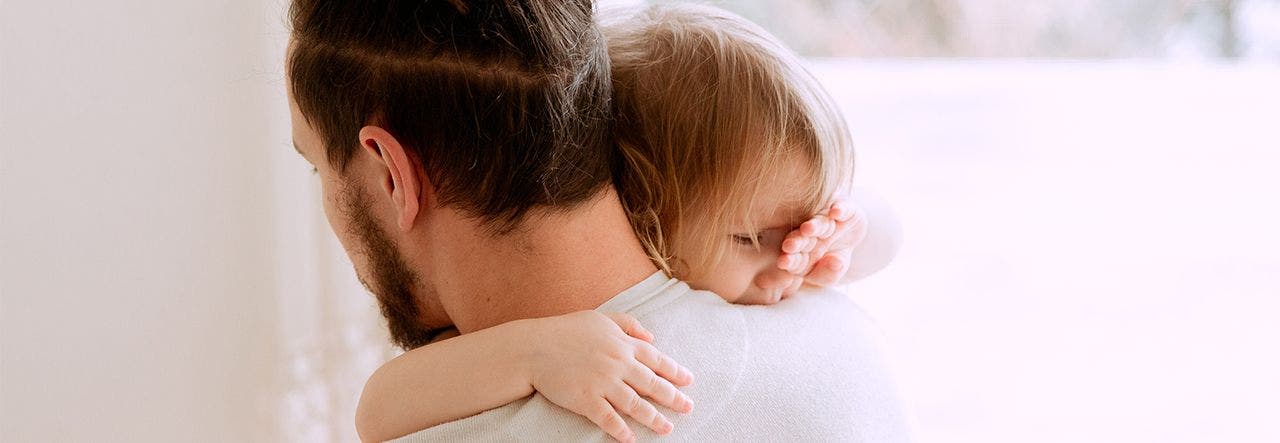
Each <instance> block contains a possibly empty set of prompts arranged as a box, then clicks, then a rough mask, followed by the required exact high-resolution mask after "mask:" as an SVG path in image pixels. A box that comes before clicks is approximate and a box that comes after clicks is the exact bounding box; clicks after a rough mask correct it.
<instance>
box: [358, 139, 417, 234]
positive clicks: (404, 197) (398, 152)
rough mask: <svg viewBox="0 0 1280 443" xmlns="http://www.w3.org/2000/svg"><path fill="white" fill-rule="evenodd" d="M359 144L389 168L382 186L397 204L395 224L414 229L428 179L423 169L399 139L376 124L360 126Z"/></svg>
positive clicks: (405, 229)
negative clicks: (423, 187)
mask: <svg viewBox="0 0 1280 443" xmlns="http://www.w3.org/2000/svg"><path fill="white" fill-rule="evenodd" d="M360 146H361V147H362V148H364V149H363V151H364V152H365V153H366V154H369V155H372V156H374V157H376V158H377V159H378V161H379V162H380V163H381V164H382V166H383V167H384V168H386V171H387V177H386V180H385V181H384V182H383V184H382V188H383V191H384V192H386V193H387V196H389V197H391V201H392V203H393V204H394V205H395V209H396V224H397V225H399V226H400V229H401V230H404V231H408V230H409V229H411V228H413V223H414V221H415V220H416V219H417V217H418V211H419V200H418V199H419V198H420V197H421V196H422V193H423V189H422V185H423V184H424V183H426V182H427V181H426V180H425V178H426V177H424V176H423V175H424V174H423V173H422V170H421V168H419V166H418V164H417V162H416V161H415V160H414V159H413V158H412V157H410V155H409V153H408V152H407V151H405V149H404V146H402V145H401V144H400V141H398V140H396V138H395V137H393V136H392V135H391V133H390V132H387V130H385V129H382V128H379V127H377V126H365V127H363V128H360Z"/></svg>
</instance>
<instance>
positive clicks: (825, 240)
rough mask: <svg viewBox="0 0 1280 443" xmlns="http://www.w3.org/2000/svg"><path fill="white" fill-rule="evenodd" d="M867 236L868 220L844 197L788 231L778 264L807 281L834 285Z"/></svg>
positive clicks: (817, 284) (846, 269)
mask: <svg viewBox="0 0 1280 443" xmlns="http://www.w3.org/2000/svg"><path fill="white" fill-rule="evenodd" d="M866 236H867V222H866V219H865V218H864V217H863V216H862V214H860V213H859V212H858V210H857V208H856V207H855V206H854V205H852V204H850V203H849V201H848V200H847V199H844V198H841V199H838V200H836V202H835V203H832V204H831V208H830V209H828V210H827V213H826V214H819V215H816V216H814V217H813V218H811V219H809V220H808V221H806V222H804V223H803V224H801V225H800V227H799V228H797V229H795V230H794V231H791V233H789V234H787V237H786V238H785V239H784V240H783V241H782V255H781V256H779V257H778V268H780V269H782V270H785V271H787V272H790V273H792V274H793V275H796V276H801V277H803V278H804V282H805V283H806V284H810V285H815V286H831V285H834V284H836V283H839V282H840V280H841V278H842V277H844V276H845V274H846V273H848V271H849V261H850V258H851V257H852V255H853V248H854V247H856V246H857V245H858V243H861V242H862V240H863V239H864V238H866Z"/></svg>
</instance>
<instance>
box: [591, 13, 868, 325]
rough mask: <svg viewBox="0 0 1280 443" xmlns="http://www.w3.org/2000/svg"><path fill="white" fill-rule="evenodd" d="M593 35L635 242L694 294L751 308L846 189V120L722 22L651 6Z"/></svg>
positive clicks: (798, 74)
mask: <svg viewBox="0 0 1280 443" xmlns="http://www.w3.org/2000/svg"><path fill="white" fill-rule="evenodd" d="M603 30H604V34H605V37H606V39H607V40H608V42H609V55H610V59H611V62H612V70H613V88H614V109H615V112H616V118H617V123H616V125H615V126H616V127H615V134H616V138H617V143H618V146H619V149H620V151H621V155H620V156H619V159H618V164H616V165H615V168H614V178H615V181H616V184H617V187H618V190H619V193H620V194H621V195H622V200H623V202H624V206H626V209H627V212H628V215H629V217H630V218H631V223H632V226H633V227H634V228H635V230H636V233H637V234H638V235H639V237H640V239H641V242H642V243H643V244H644V246H645V248H646V249H647V250H648V253H649V254H650V256H651V257H653V258H654V261H655V262H656V263H658V265H659V266H660V267H662V268H663V269H664V270H665V271H668V272H669V273H671V274H672V275H674V276H676V277H678V278H681V279H683V280H686V281H688V282H689V283H690V284H691V285H693V286H694V287H697V288H699V289H707V290H712V291H714V292H716V293H717V294H719V295H721V296H722V297H724V298H725V299H727V300H729V301H738V300H740V299H741V300H747V299H750V298H752V297H753V296H757V295H758V294H756V293H758V292H760V291H761V289H760V288H759V287H757V286H756V285H755V284H754V279H755V278H756V276H757V275H759V274H760V272H761V270H763V269H767V268H769V267H773V266H775V263H776V260H777V257H778V254H779V251H780V248H781V241H782V237H783V236H784V235H786V234H787V232H789V231H790V230H791V229H793V228H795V227H796V226H797V225H798V224H799V223H801V222H803V221H804V220H806V219H808V218H809V217H811V216H813V215H814V214H816V213H818V212H820V211H822V210H823V209H824V208H825V207H826V206H827V205H829V204H830V203H831V202H832V200H833V198H834V196H835V195H836V194H837V193H839V192H847V191H848V189H849V186H850V182H851V180H852V176H853V145H852V141H851V140H850V137H849V131H848V127H847V126H846V123H845V120H844V118H843V117H842V116H841V115H840V112H839V110H838V109H837V108H836V106H835V104H834V102H833V100H832V99H831V98H830V96H829V95H828V94H827V93H826V91H825V90H824V89H823V88H822V87H821V85H819V84H818V81H817V80H816V79H815V78H814V77H813V76H812V75H811V74H810V73H809V72H808V71H806V70H805V69H804V68H803V67H802V65H801V63H800V61H799V59H798V57H797V56H796V55H795V54H794V53H792V52H791V51H790V50H788V49H787V48H786V47H784V46H783V45H782V44H781V43H780V42H779V41H778V40H777V39H776V38H774V37H773V36H772V35H770V34H769V33H768V32H766V31H765V30H763V29H761V28H760V27H759V26H757V25H755V24H753V23H751V22H749V21H747V20H746V19H743V18H741V17H739V16H736V15H734V14H731V13H729V12H726V11H723V10H720V9H716V8H713V7H708V6H700V5H672V4H668V5H657V6H651V7H649V8H646V9H643V10H640V11H638V12H635V13H630V14H622V15H618V16H616V17H611V19H606V20H604V24H603Z"/></svg>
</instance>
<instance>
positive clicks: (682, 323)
mask: <svg viewBox="0 0 1280 443" xmlns="http://www.w3.org/2000/svg"><path fill="white" fill-rule="evenodd" d="M597 310H598V311H609V312H613V311H621V312H626V313H628V314H631V315H632V316H634V317H636V318H637V319H638V320H640V322H641V324H643V325H644V326H645V328H647V329H649V331H651V332H653V334H654V337H655V340H654V345H655V346H657V347H658V349H660V350H661V351H663V352H665V353H666V354H667V355H669V356H671V357H672V358H674V359H675V360H676V361H677V362H680V364H682V365H684V366H685V367H686V368H689V370H690V371H692V372H693V374H694V382H693V384H692V385H690V386H688V387H686V388H683V389H682V390H683V391H684V392H685V393H686V394H688V395H689V397H690V398H691V399H692V400H693V403H694V408H693V412H691V413H689V414H687V415H681V414H679V413H676V412H673V411H670V410H667V409H665V408H662V407H659V411H662V412H663V413H664V414H665V415H667V417H668V418H670V419H671V421H672V422H673V423H674V424H675V429H674V431H672V433H671V434H670V435H668V436H666V437H663V439H664V440H671V441H730V440H731V441H760V440H779V441H855V442H898V441H908V440H910V436H909V432H908V427H907V421H906V416H905V414H904V412H903V408H902V405H901V402H900V400H899V398H898V395H897V392H896V389H895V387H894V385H893V383H892V381H891V378H890V376H889V373H888V371H887V370H886V367H885V365H884V361H883V359H884V357H883V349H882V347H881V345H880V341H879V333H878V331H877V330H876V328H875V326H874V325H873V324H872V322H871V321H870V319H869V318H868V317H867V316H866V314H865V313H864V312H863V311H862V310H861V309H859V308H858V307H857V306H856V305H854V303H853V302H852V301H851V300H849V298H848V297H847V296H845V295H844V294H842V293H840V292H838V291H833V290H820V291H803V292H801V293H800V294H797V295H796V296H794V297H791V298H789V299H787V300H783V301H782V302H780V303H778V304H775V305H772V306H745V305H734V304H730V303H728V302H725V301H724V300H723V299H721V298H720V297H717V296H716V295H715V294H712V293H710V292H706V291H696V290H692V289H690V288H689V286H688V285H687V284H685V283H684V282H681V281H679V280H675V279H671V278H668V277H666V276H665V275H663V274H662V273H655V274H653V275H652V276H650V277H649V278H647V279H645V280H644V281H641V282H640V283H638V284H636V285H635V286H633V287H631V288H629V289H627V290H626V291H623V292H622V293H621V294H618V295H617V296H615V297H614V298H612V299H610V300H609V301H607V302H605V303H604V304H603V305H601V306H600V307H599V308H597ZM624 416H625V415H624ZM627 423H628V425H630V426H631V429H632V430H633V431H635V432H636V437H637V439H639V440H652V439H655V438H658V436H657V435H656V434H654V433H652V432H651V431H649V430H648V428H646V427H644V426H642V425H640V424H638V423H636V422H634V421H632V420H630V419H628V420H627ZM456 440H482V441H517V440H518V441H590V442H604V441H611V440H610V439H609V437H608V436H607V435H605V434H604V433H603V432H602V431H600V430H599V428H597V427H596V426H595V425H594V424H592V423H591V422H590V421H589V420H587V419H586V418H584V417H581V416H578V415H576V414H574V413H572V412H569V411H568V410H566V409H563V408H560V407H559V406H556V405H555V404H553V403H551V402H550V401H548V400H547V399H546V398H545V397H543V396H542V395H541V394H534V395H532V396H530V397H526V398H524V399H521V400H517V401H515V402H513V403H510V404H507V405H505V406H502V407H499V408H497V409H493V410H489V411H486V412H483V413H480V414H478V415H475V416H472V417H468V418H464V419H461V420H456V421H453V422H449V423H445V424H442V425H439V426H436V427H433V428H429V429H426V430H423V431H419V432H417V433H414V434H410V435H408V436H405V437H402V438H401V439H398V440H397V441H401V442H418V441H456Z"/></svg>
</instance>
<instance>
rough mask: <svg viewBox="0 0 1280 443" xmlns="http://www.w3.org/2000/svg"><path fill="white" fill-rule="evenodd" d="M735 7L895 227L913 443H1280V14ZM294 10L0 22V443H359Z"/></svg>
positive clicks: (154, 9) (7, 11)
mask: <svg viewBox="0 0 1280 443" xmlns="http://www.w3.org/2000/svg"><path fill="white" fill-rule="evenodd" d="M614 3H635V2H614ZM724 3H725V5H726V6H728V7H731V8H734V9H736V10H738V11H740V12H742V13H743V14H746V15H748V16H749V17H752V18H754V19H757V20H760V21H761V22H762V23H764V24H765V25H766V26H768V27H769V28H770V29H771V30H773V31H774V32H778V33H779V34H780V35H782V37H783V38H784V39H786V40H787V41H788V42H789V43H790V44H792V45H793V46H795V47H797V48H799V49H800V50H801V51H802V52H803V53H804V54H805V55H808V56H813V57H817V58H815V59H814V60H813V61H812V62H811V63H812V67H813V69H814V70H815V72H816V73H817V74H818V75H819V77H821V78H822V79H823V81H824V82H825V83H826V84H827V86H828V87H829V89H830V90H831V92H832V93H833V94H834V95H835V96H836V97H837V98H838V99H839V100H840V102H841V104H842V106H843V107H844V109H845V111H846V113H847V117H848V118H849V121H850V124H851V126H852V128H853V131H854V134H855V137H856V138H857V142H858V146H859V165H858V173H859V180H860V181H862V182H863V183H866V184H870V185H872V186H874V187H875V188H876V189H877V190H878V192H879V193H881V194H883V195H884V196H885V197H886V198H887V199H888V200H889V201H890V202H892V203H893V204H894V205H895V206H896V208H897V210H898V212H899V215H900V218H901V219H902V220H903V224H904V227H905V233H906V242H905V244H904V248H903V250H902V253H901V255H900V256H899V257H898V259H897V261H896V262H895V263H893V264H892V265H891V266H890V267H889V268H888V269H886V270H885V271H883V272H882V273H880V274H878V275H875V276H873V277H871V278H869V279H868V280H866V281H864V282H862V283H859V284H857V285H855V286H853V287H851V288H848V289H849V291H850V292H851V293H852V294H853V295H854V297H855V298H856V300H858V301H859V302H860V303H861V304H862V305H863V306H864V307H866V308H867V310H868V311H869V312H870V313H871V315H872V316H874V317H876V318H877V319H878V321H879V322H880V324H881V326H882V327H883V329H884V332H885V335H886V338H887V340H888V342H889V343H890V345H891V347H892V349H893V352H894V355H893V357H894V360H895V365H896V366H897V368H898V369H899V371H898V373H899V376H900V380H901V383H902V387H903V390H904V391H905V392H906V394H907V396H908V400H909V402H910V403H911V405H912V407H913V409H914V410H915V412H916V416H917V417H918V419H917V422H918V423H917V427H918V429H919V433H920V436H921V437H922V439H924V440H927V441H943V442H947V441H964V442H968V441H972V442H991V441H1008V442H1023V441H1037V442H1040V441H1064V442H1065V441H1118V442H1147V441H1150V442H1172V441H1188V442H1193V441H1214V442H1217V441H1233V442H1236V441H1245V442H1248V441H1258V442H1274V441H1280V426H1278V425H1277V424H1276V418H1277V417H1280V375H1276V374H1280V343H1278V342H1280V322H1277V321H1276V320H1275V317H1276V316H1277V315H1278V314H1280V233H1277V226H1280V203H1277V202H1278V201H1280V199H1277V198H1276V197H1277V196H1276V194H1277V190H1280V174H1277V173H1276V172H1275V170H1276V165H1277V164H1280V123H1278V121H1280V86H1277V85H1280V63H1278V62H1277V60H1280V35H1278V34H1277V32H1278V30H1280V6H1277V2H1275V1H1271V0H1240V1H1235V2H1211V1H1158V0H1142V1H1134V2H1105V1H1076V2H1068V1H1056V0H1042V1H1026V2H1015V1H998V0H977V1H971V2H960V1H945V0H904V1H897V2H895V1H872V0H865V1H844V2H841V1H818V0H811V1H788V2H781V0H777V1H774V2H770V1H767V0H757V1H750V2H736V3H733V2H724ZM780 3H785V5H787V7H785V8H784V7H778V5H779V4H780ZM282 14H283V2H282V1H275V0H267V1H265V2H252V1H234V2H233V1H203V2H171V1H158V0H133V1H120V2H75V3H71V2H46V1H35V0H22V1H16V0H0V441H3V442H26V441H161V440H183V441H350V440H352V439H353V438H354V433H353V429H352V425H351V422H352V420H351V417H352V408H353V406H354V400H355V398H356V396H357V395H358V394H359V389H360V387H361V385H362V383H363V381H364V378H365V376H366V375H367V374H368V373H369V372H371V371H372V370H373V368H375V367H376V366H377V365H378V364H379V363H380V362H381V361H382V360H384V359H385V358H387V357H388V356H390V355H393V354H392V353H390V350H389V349H388V347H387V346H386V345H385V337H384V332H383V331H382V329H381V325H380V324H379V318H378V316H377V314H376V311H375V309H374V306H373V303H372V300H371V298H370V297H368V296H367V295H366V294H364V292H363V291H362V290H361V289H360V288H359V287H358V285H356V284H355V283H354V282H353V279H352V276H351V271H350V267H349V264H347V263H346V262H345V257H343V255H342V253H341V250H340V248H338V247H337V246H336V242H334V241H333V239H332V234H331V233H330V232H329V229H328V227H327V225H325V223H324V221H323V218H322V217H321V216H320V213H319V201H318V199H317V196H316V191H317V187H318V185H317V184H316V183H315V182H314V178H313V177H311V176H310V174H309V173H308V172H309V171H308V169H307V167H306V165H305V164H304V163H303V162H302V161H301V160H299V159H297V158H296V154H293V153H292V149H291V148H290V147H289V144H288V139H289V135H288V126H287V123H288V122H287V113H286V109H285V106H284V103H283V89H282V88H283V83H282V75H281V68H280V64H281V55H282V51H283V45H284V41H285V38H286V37H287V34H286V31H285V29H284V27H283V18H282ZM798 30H799V31H798ZM801 31H803V32H801Z"/></svg>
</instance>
